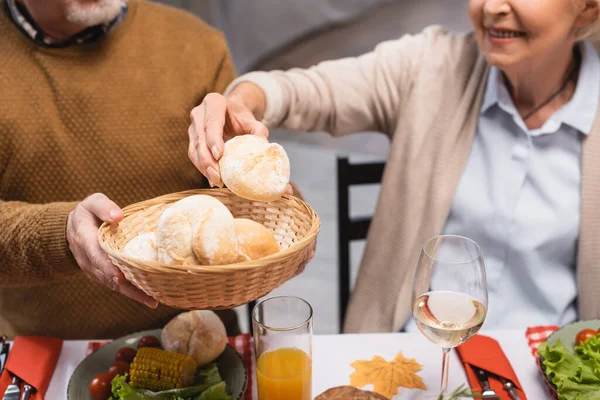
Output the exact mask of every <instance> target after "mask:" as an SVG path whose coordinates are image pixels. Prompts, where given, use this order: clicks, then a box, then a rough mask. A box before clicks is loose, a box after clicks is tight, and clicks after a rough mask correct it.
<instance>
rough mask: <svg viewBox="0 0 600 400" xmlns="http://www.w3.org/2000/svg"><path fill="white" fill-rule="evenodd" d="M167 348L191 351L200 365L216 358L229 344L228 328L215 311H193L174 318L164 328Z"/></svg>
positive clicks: (183, 351) (189, 352)
mask: <svg viewBox="0 0 600 400" xmlns="http://www.w3.org/2000/svg"><path fill="white" fill-rule="evenodd" d="M161 342H162V345H163V347H164V349H165V350H167V351H172V352H175V353H181V354H187V355H189V356H190V357H192V358H193V359H194V360H195V361H196V362H197V363H198V365H205V364H208V363H210V362H213V361H214V360H216V359H217V358H218V357H219V356H220V355H221V354H222V353H223V351H224V350H225V346H226V345H227V331H226V330H225V325H223V322H222V321H221V319H220V318H219V317H218V316H217V314H215V313H214V312H212V311H207V310H200V311H189V312H185V313H182V314H179V315H178V316H176V317H175V318H173V319H172V320H171V321H169V323H168V324H167V325H165V327H164V328H163V330H162V333H161Z"/></svg>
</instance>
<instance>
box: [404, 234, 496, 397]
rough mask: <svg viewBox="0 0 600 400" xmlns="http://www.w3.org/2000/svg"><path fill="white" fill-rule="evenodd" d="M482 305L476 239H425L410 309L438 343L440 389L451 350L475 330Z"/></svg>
mask: <svg viewBox="0 0 600 400" xmlns="http://www.w3.org/2000/svg"><path fill="white" fill-rule="evenodd" d="M487 305H488V296H487V281H486V276H485V265H484V263H483V257H482V256H481V250H480V249H479V246H478V245H477V243H475V242H474V241H472V240H471V239H468V238H466V237H462V236H454V235H445V236H436V237H434V238H432V239H430V240H428V241H427V242H426V243H425V245H424V246H423V249H422V250H421V256H420V257H419V263H418V265H417V269H416V271H415V277H414V280H413V291H412V312H413V317H414V319H415V322H416V324H417V327H418V328H419V330H420V331H421V333H423V335H424V336H425V337H426V338H427V339H429V340H430V341H432V342H433V343H435V344H437V345H439V346H441V347H442V350H443V352H442V354H443V357H442V381H441V390H442V392H443V393H444V394H445V393H446V389H447V386H448V361H449V356H450V350H451V349H453V348H454V347H456V346H459V345H461V344H463V343H465V342H466V341H468V340H469V339H470V338H471V337H473V335H475V334H476V333H477V332H478V331H479V329H480V328H481V326H482V325H483V322H484V321H485V316H486V312H487Z"/></svg>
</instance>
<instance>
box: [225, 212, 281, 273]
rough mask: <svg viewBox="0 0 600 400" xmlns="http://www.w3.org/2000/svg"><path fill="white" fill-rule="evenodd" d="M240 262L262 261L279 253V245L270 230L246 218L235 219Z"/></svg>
mask: <svg viewBox="0 0 600 400" xmlns="http://www.w3.org/2000/svg"><path fill="white" fill-rule="evenodd" d="M235 230H236V232H237V237H238V245H239V252H240V260H239V261H240V262H244V261H252V260H260V259H261V258H264V257H267V256H270V255H271V254H275V253H277V252H278V251H279V244H278V243H277V241H276V240H275V237H273V234H272V233H271V231H270V230H268V229H267V228H265V227H264V226H263V225H261V224H259V223H258V222H254V221H252V220H250V219H246V218H236V219H235Z"/></svg>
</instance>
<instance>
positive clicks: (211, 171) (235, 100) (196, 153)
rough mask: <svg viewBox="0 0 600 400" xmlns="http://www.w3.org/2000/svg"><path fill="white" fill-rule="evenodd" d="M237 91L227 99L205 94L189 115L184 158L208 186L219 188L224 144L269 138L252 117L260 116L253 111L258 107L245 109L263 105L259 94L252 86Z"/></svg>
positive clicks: (221, 184) (260, 123) (259, 91)
mask: <svg viewBox="0 0 600 400" xmlns="http://www.w3.org/2000/svg"><path fill="white" fill-rule="evenodd" d="M239 87H241V89H239V90H238V91H237V92H236V91H235V90H234V92H233V93H232V95H231V96H230V97H224V96H222V95H220V94H217V93H209V94H208V95H206V97H205V98H204V100H203V101H202V103H201V104H200V105H199V106H198V107H195V108H194V109H193V110H192V112H191V114H190V117H191V120H192V121H191V125H190V127H189V129H188V136H189V139H190V143H189V148H188V156H189V158H190V160H192V162H193V163H194V165H195V166H196V168H198V169H199V170H200V172H202V174H203V175H204V176H205V177H206V178H207V179H208V181H209V183H210V185H211V186H219V187H222V186H223V182H222V181H221V173H220V171H219V163H218V161H219V159H220V158H221V156H222V155H223V148H224V145H225V141H227V140H229V139H231V138H233V137H235V136H239V135H247V134H250V135H258V136H263V137H265V138H268V137H269V130H268V129H267V127H266V126H265V125H264V124H263V123H262V122H259V121H258V120H257V117H256V116H255V115H257V114H258V115H260V114H261V111H256V109H260V107H258V106H257V107H253V108H254V109H255V110H254V111H253V109H251V108H250V107H249V106H248V105H247V104H255V103H256V104H261V102H262V103H264V95H263V94H262V90H260V89H259V88H258V87H257V86H254V85H253V84H243V83H242V84H240V85H239ZM236 89H237V88H236ZM236 93H239V94H238V95H237V96H236ZM263 107H264V106H263Z"/></svg>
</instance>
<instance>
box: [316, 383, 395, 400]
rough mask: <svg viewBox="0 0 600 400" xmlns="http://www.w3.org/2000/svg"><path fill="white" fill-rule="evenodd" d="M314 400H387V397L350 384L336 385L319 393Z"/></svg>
mask: <svg viewBox="0 0 600 400" xmlns="http://www.w3.org/2000/svg"><path fill="white" fill-rule="evenodd" d="M315 400H387V397H385V396H382V395H380V394H377V393H375V392H368V391H366V390H361V389H358V388H355V387H352V386H338V387H334V388H331V389H328V390H326V391H325V392H323V393H321V394H320V395H319V396H317V397H316V398H315Z"/></svg>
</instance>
